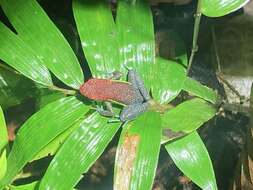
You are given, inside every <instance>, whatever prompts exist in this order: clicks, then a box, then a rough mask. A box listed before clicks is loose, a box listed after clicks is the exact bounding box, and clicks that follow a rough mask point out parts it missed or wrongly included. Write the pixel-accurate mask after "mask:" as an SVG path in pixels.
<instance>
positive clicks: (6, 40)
mask: <svg viewBox="0 0 253 190" xmlns="http://www.w3.org/2000/svg"><path fill="white" fill-rule="evenodd" d="M0 33H1V35H0V42H1V43H0V59H1V60H3V61H4V62H6V63H7V64H8V65H10V66H11V67H13V68H15V69H16V70H18V71H19V72H20V73H22V74H23V75H25V76H26V77H28V78H30V79H32V80H33V81H35V82H38V83H40V84H43V85H46V86H51V85H52V81H51V76H50V73H49V71H48V70H47V68H46V67H45V66H44V65H43V63H42V61H41V59H39V58H38V57H37V55H36V53H35V51H34V50H33V49H32V48H31V47H30V46H28V45H27V44H26V43H24V41H22V40H21V38H20V37H19V36H17V35H16V34H14V33H13V32H12V31H11V30H10V29H8V28H7V27H6V26H5V25H4V24H3V23H1V22H0Z"/></svg>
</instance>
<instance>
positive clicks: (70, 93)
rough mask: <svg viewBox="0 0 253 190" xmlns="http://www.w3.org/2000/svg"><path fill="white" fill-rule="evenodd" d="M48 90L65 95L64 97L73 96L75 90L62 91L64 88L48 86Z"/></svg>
mask: <svg viewBox="0 0 253 190" xmlns="http://www.w3.org/2000/svg"><path fill="white" fill-rule="evenodd" d="M49 89H51V90H56V91H59V92H62V93H63V94H66V95H75V94H76V91H75V90H68V89H64V88H59V87H57V86H50V87H49Z"/></svg>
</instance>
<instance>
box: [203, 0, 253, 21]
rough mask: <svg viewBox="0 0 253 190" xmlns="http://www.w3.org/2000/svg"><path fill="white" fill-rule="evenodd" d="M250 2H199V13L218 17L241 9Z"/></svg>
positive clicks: (235, 0)
mask: <svg viewBox="0 0 253 190" xmlns="http://www.w3.org/2000/svg"><path fill="white" fill-rule="evenodd" d="M249 1H250V0H223V1H220V0H212V1H210V0H200V11H201V12H202V13H203V14H204V15H206V16H209V17H220V16H224V15H226V14H229V13H231V12H234V11H236V10H238V9H240V8H241V7H243V6H244V5H245V4H246V3H248V2H249Z"/></svg>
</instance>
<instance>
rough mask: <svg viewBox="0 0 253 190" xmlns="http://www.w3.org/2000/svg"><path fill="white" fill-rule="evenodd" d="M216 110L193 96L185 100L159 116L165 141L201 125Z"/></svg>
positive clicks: (163, 141) (212, 115)
mask: <svg viewBox="0 0 253 190" xmlns="http://www.w3.org/2000/svg"><path fill="white" fill-rule="evenodd" d="M216 112H217V110H216V108H215V107H213V105H211V104H209V103H208V102H206V101H204V100H202V99H199V98H195V99H192V100H188V101H185V102H183V103H181V104H179V105H178V106H176V107H175V108H173V109H171V110H169V111H168V112H166V113H165V114H163V115H162V116H161V118H162V128H163V140H162V143H165V142H167V141H169V140H172V139H174V138H175V137H177V135H178V136H183V135H186V134H188V133H191V132H193V131H194V130H196V129H198V128H199V127H201V126H202V125H203V124H204V123H205V122H207V121H208V120H209V119H211V118H212V117H214V116H215V114H216Z"/></svg>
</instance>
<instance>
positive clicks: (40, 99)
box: [36, 88, 66, 109]
mask: <svg viewBox="0 0 253 190" xmlns="http://www.w3.org/2000/svg"><path fill="white" fill-rule="evenodd" d="M38 94H39V95H38V96H37V99H36V108H37V109H41V108H43V107H44V106H46V105H47V104H49V103H51V102H53V101H55V100H58V99H60V98H63V97H65V96H66V94H63V93H62V92H58V91H51V90H48V89H44V88H40V89H39V92H38Z"/></svg>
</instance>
